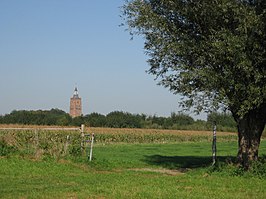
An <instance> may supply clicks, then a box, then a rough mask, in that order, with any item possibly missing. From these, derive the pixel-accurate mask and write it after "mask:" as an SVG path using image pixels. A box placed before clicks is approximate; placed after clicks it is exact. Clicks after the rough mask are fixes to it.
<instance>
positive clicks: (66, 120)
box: [0, 109, 71, 126]
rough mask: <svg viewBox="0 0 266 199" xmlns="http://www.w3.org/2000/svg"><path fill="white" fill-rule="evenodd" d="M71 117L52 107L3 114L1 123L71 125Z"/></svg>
mask: <svg viewBox="0 0 266 199" xmlns="http://www.w3.org/2000/svg"><path fill="white" fill-rule="evenodd" d="M70 122H71V117H70V116H69V114H67V113H65V112H64V111H62V110H59V109H51V110H50V111H42V110H38V111H26V110H21V111H16V110H15V111H12V112H11V113H10V114H6V115H5V116H2V117H1V119H0V123H2V124H27V125H29V124H31V125H60V126H65V125H69V124H70Z"/></svg>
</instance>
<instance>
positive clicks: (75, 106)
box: [69, 87, 82, 117]
mask: <svg viewBox="0 0 266 199" xmlns="http://www.w3.org/2000/svg"><path fill="white" fill-rule="evenodd" d="M69 114H70V116H71V117H78V116H81V114H82V106H81V98H80V97H79V94H78V89H77V87H76V88H75V90H74V94H73V97H71V98H70V112H69Z"/></svg>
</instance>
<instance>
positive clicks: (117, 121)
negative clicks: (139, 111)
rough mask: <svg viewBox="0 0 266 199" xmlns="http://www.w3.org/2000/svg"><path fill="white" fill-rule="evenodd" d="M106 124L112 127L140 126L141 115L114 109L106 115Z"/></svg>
mask: <svg viewBox="0 0 266 199" xmlns="http://www.w3.org/2000/svg"><path fill="white" fill-rule="evenodd" d="M106 120H107V126H108V127H112V128H140V127H141V116H139V115H133V114H131V113H125V112H122V111H114V112H111V113H109V114H107V115H106Z"/></svg>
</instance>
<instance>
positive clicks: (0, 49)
mask: <svg viewBox="0 0 266 199" xmlns="http://www.w3.org/2000/svg"><path fill="white" fill-rule="evenodd" d="M123 4H124V0H97V1H92V0H23V1H22V0H0V93H1V94H0V115H4V114H8V113H10V112H11V111H13V110H40V109H41V110H50V109H52V108H59V109H61V110H64V111H65V112H69V103H70V97H71V96H72V95H73V92H74V88H75V86H77V88H78V91H79V95H80V97H81V98H82V108H83V111H82V112H83V114H84V115H86V114H90V113H92V112H97V113H101V114H108V113H110V112H112V111H124V112H130V113H134V114H137V113H144V114H147V115H158V116H169V115H170V114H171V112H178V111H180V108H179V106H178V102H179V101H180V96H178V95H174V94H172V93H170V92H169V90H167V89H166V88H164V87H162V86H158V85H157V82H156V81H155V80H154V76H151V75H150V74H147V73H146V72H145V71H146V70H148V69H149V66H148V64H147V59H148V57H147V56H146V55H145V51H144V48H143V44H144V40H143V39H142V38H141V37H134V39H133V40H131V36H130V35H129V33H128V32H127V31H125V28H126V27H121V26H120V24H121V23H123V21H122V19H121V18H120V16H119V15H120V14H121V9H120V7H121V6H122V5H123ZM190 115H191V116H192V117H194V118H199V119H204V115H200V116H195V115H193V114H190Z"/></svg>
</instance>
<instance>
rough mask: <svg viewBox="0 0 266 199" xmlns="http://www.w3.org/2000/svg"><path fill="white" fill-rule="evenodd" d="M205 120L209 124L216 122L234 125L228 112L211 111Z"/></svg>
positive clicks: (228, 125)
mask: <svg viewBox="0 0 266 199" xmlns="http://www.w3.org/2000/svg"><path fill="white" fill-rule="evenodd" d="M207 122H208V123H210V124H213V123H215V122H216V123H217V124H218V125H220V126H225V127H226V126H227V127H231V128H233V127H236V122H235V120H234V118H233V116H232V114H229V113H218V112H213V113H210V114H209V115H208V117H207Z"/></svg>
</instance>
